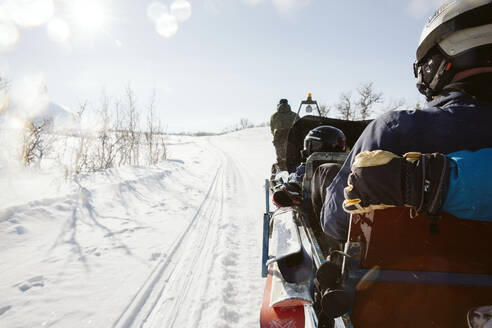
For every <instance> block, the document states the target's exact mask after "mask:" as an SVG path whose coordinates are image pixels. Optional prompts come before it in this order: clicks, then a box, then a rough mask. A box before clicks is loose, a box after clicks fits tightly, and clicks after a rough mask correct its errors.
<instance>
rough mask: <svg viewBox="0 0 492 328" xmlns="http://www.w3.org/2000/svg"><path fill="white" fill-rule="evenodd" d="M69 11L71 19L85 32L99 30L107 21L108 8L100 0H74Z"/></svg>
mask: <svg viewBox="0 0 492 328" xmlns="http://www.w3.org/2000/svg"><path fill="white" fill-rule="evenodd" d="M70 11H71V14H70V16H71V21H72V22H73V23H74V24H75V25H77V27H78V28H79V29H81V30H82V31H84V32H85V33H87V34H95V33H99V32H101V31H102V30H103V29H104V28H105V26H106V24H107V23H108V21H109V14H108V9H107V8H106V7H105V2H104V1H101V0H76V1H74V2H73V4H72V8H71V10H70Z"/></svg>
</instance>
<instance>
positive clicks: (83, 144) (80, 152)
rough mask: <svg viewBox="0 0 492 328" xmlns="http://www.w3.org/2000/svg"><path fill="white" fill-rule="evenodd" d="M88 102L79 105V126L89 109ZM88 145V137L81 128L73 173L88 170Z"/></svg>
mask: <svg viewBox="0 0 492 328" xmlns="http://www.w3.org/2000/svg"><path fill="white" fill-rule="evenodd" d="M87 104H88V102H87V101H85V102H83V103H81V104H80V105H79V110H78V111H77V118H78V120H79V124H82V117H83V115H84V112H85V111H86V109H87ZM87 151H88V145H87V137H86V135H85V134H84V132H83V131H82V127H81V126H80V127H79V131H78V149H77V150H76V152H75V159H74V162H73V172H75V173H76V174H79V173H81V172H83V171H84V170H86V169H87V166H88V153H87Z"/></svg>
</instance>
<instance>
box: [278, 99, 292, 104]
mask: <svg viewBox="0 0 492 328" xmlns="http://www.w3.org/2000/svg"><path fill="white" fill-rule="evenodd" d="M288 103H289V101H288V100H287V99H280V101H279V102H278V104H279V105H283V104H286V105H287V104H288Z"/></svg>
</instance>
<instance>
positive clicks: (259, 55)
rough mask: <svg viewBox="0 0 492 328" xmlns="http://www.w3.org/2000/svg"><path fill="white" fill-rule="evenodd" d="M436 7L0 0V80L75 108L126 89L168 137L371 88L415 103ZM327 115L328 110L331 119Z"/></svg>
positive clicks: (427, 2) (394, 2) (312, 0)
mask: <svg viewBox="0 0 492 328" xmlns="http://www.w3.org/2000/svg"><path fill="white" fill-rule="evenodd" d="M441 3H442V1H439V0H377V1H367V0H351V1H331V0H161V1H155V0H0V76H4V77H7V78H8V79H9V80H11V81H12V82H13V83H15V82H16V81H20V80H22V79H24V78H26V77H32V76H35V77H36V78H37V79H41V80H43V81H45V83H46V86H47V90H48V96H49V99H50V100H51V101H53V102H55V103H58V104H61V105H64V106H66V107H68V108H71V109H72V110H74V111H76V110H77V108H78V106H79V104H80V103H82V102H84V101H86V100H88V101H89V103H91V104H94V105H95V104H97V102H98V100H99V99H100V96H101V94H102V93H103V92H104V93H106V94H108V95H110V96H112V97H120V96H122V95H123V93H124V90H125V88H126V86H128V85H130V86H131V88H132V89H133V90H134V91H135V94H136V96H137V102H138V104H139V105H140V106H145V105H147V104H148V103H149V102H150V99H151V96H152V94H155V98H156V105H157V110H158V113H159V115H160V117H161V119H162V121H163V122H164V124H165V126H166V127H167V130H168V131H169V132H177V131H221V130H222V129H223V128H225V127H226V126H230V125H233V124H235V123H238V122H239V120H240V119H241V118H247V119H249V120H250V121H252V122H253V123H261V122H266V121H268V120H269V117H270V115H271V114H272V113H273V112H274V111H275V109H276V104H277V103H278V100H279V99H280V98H287V99H289V102H290V103H291V104H292V107H293V108H296V109H297V106H298V104H299V102H300V101H301V100H302V99H303V98H305V97H306V95H307V93H308V92H311V93H313V98H314V99H316V100H318V102H319V103H321V104H325V103H326V104H329V105H330V104H333V103H335V102H336V101H337V100H338V97H339V94H340V93H341V92H346V91H349V90H355V89H356V88H357V87H358V86H359V85H360V84H361V83H367V82H373V83H374V87H375V89H376V90H377V91H381V92H383V93H384V99H385V100H386V101H391V100H396V99H400V98H405V99H406V100H407V102H408V103H416V102H417V101H419V100H421V97H420V96H419V93H418V91H417V89H416V87H415V82H416V81H415V79H414V77H413V72H412V63H413V61H414V59H415V51H416V47H417V45H418V41H419V36H420V32H421V30H422V28H423V26H424V24H425V21H426V19H427V17H429V16H430V15H431V14H432V12H433V11H434V10H435V9H436V8H437V7H438V6H439V5H440V4H441ZM332 114H333V115H334V116H336V113H335V112H333V113H332Z"/></svg>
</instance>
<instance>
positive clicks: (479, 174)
mask: <svg viewBox="0 0 492 328" xmlns="http://www.w3.org/2000/svg"><path fill="white" fill-rule="evenodd" d="M447 156H448V157H449V158H450V159H451V174H450V179H449V186H448V192H447V196H446V198H445V201H444V205H443V208H442V210H443V211H445V212H448V213H451V214H452V215H454V216H456V217H459V218H462V219H473V220H480V221H492V202H491V201H490V191H491V188H492V175H491V174H490V167H491V163H492V148H485V149H481V150H478V151H475V152H473V151H459V152H455V153H451V154H449V155H447Z"/></svg>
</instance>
